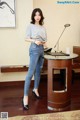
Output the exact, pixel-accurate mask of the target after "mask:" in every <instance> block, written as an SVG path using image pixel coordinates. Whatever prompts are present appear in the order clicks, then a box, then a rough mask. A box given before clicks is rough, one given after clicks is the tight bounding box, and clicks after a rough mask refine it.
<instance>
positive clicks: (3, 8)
mask: <svg viewBox="0 0 80 120" xmlns="http://www.w3.org/2000/svg"><path fill="white" fill-rule="evenodd" d="M15 26H16V18H15V0H0V27H15Z"/></svg>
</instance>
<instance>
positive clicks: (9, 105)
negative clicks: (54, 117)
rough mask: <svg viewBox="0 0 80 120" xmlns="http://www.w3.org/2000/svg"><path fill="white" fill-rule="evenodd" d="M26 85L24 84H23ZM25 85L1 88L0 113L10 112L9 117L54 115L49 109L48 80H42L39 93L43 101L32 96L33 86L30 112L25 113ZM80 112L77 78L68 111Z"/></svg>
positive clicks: (30, 94)
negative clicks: (22, 98) (22, 100)
mask: <svg viewBox="0 0 80 120" xmlns="http://www.w3.org/2000/svg"><path fill="white" fill-rule="evenodd" d="M23 84H24V83H23ZM23 84H22V85H21V84H20V85H16V84H13V86H12V85H11V86H4V85H3V86H1V87H0V112H8V114H9V116H10V117H11V116H16V115H33V114H44V113H52V112H53V111H50V110H48V109H47V79H46V77H44V79H41V82H40V87H39V92H40V95H41V96H42V99H41V100H37V99H36V98H35V97H34V95H33V94H32V86H33V85H31V88H30V93H29V106H30V109H29V110H28V111H23V108H22V103H21V97H22V96H23ZM71 110H80V79H79V78H76V79H75V80H74V84H72V97H71V106H70V108H69V109H68V111H71Z"/></svg>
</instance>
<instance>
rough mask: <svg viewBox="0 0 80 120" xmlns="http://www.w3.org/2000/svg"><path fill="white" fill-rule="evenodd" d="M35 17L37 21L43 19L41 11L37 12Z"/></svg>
mask: <svg viewBox="0 0 80 120" xmlns="http://www.w3.org/2000/svg"><path fill="white" fill-rule="evenodd" d="M34 19H35V22H38V23H39V21H40V20H41V16H40V13H39V12H36V13H35V16H34Z"/></svg>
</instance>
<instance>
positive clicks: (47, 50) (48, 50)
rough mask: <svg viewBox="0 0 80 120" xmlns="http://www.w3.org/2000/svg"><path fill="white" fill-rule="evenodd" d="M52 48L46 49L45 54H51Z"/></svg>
mask: <svg viewBox="0 0 80 120" xmlns="http://www.w3.org/2000/svg"><path fill="white" fill-rule="evenodd" d="M51 50H52V48H44V52H45V53H47V52H51Z"/></svg>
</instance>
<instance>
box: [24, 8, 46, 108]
mask: <svg viewBox="0 0 80 120" xmlns="http://www.w3.org/2000/svg"><path fill="white" fill-rule="evenodd" d="M43 20H44V17H43V13H42V11H41V9H39V8H36V9H34V10H33V12H32V16H31V23H30V24H29V25H28V27H27V32H26V41H28V42H31V45H30V48H29V56H30V64H29V69H28V73H27V76H26V79H25V84H24V97H23V108H24V110H28V109H29V105H28V94H29V88H30V83H31V79H32V76H33V75H34V89H33V91H32V93H33V94H34V95H35V97H36V98H37V99H40V98H41V97H40V95H39V92H38V87H39V82H40V71H41V68H42V67H43V62H44V46H46V40H47V35H46V30H45V28H44V26H43Z"/></svg>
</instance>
